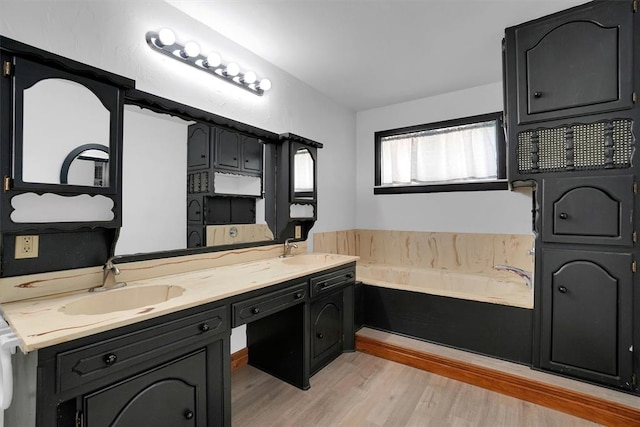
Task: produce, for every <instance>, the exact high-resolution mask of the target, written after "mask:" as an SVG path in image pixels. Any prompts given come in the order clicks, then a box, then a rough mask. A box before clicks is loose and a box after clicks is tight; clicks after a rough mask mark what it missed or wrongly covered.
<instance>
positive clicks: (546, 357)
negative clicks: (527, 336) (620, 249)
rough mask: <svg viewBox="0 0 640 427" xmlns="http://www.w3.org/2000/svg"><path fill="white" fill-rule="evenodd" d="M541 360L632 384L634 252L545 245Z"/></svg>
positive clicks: (560, 368) (582, 373) (591, 377)
mask: <svg viewBox="0 0 640 427" xmlns="http://www.w3.org/2000/svg"><path fill="white" fill-rule="evenodd" d="M541 252H542V253H541V254H540V256H541V258H542V279H541V280H540V281H539V284H540V286H541V300H540V303H541V307H542V325H541V326H542V327H541V346H540V354H541V359H540V365H541V366H542V367H543V368H546V369H550V370H553V371H556V372H561V373H563V374H569V375H572V376H576V377H580V378H584V379H587V380H592V381H597V382H600V383H604V384H608V385H611V386H615V387H620V388H624V389H631V388H632V386H633V385H632V382H633V381H632V373H633V336H632V334H633V322H632V318H633V314H632V310H633V291H632V289H633V287H632V284H633V274H632V262H633V257H632V256H631V254H630V253H615V252H599V251H586V250H568V249H543V250H542V251H541Z"/></svg>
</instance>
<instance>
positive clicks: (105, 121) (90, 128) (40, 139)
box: [22, 78, 111, 187]
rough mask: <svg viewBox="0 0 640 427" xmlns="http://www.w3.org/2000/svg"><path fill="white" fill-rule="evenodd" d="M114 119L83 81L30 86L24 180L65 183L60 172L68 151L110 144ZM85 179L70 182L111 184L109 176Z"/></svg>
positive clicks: (53, 81)
mask: <svg viewBox="0 0 640 427" xmlns="http://www.w3.org/2000/svg"><path fill="white" fill-rule="evenodd" d="M110 120H111V115H110V113H109V111H108V110H107V109H106V108H105V106H104V105H103V104H102V102H100V100H99V99H98V97H97V96H96V95H95V94H94V93H93V92H92V91H91V90H89V89H87V88H86V87H85V86H83V85H81V84H79V83H75V82H72V81H70V80H64V79H57V78H56V79H45V80H41V81H39V82H38V83H36V84H35V85H33V86H31V87H30V88H28V89H26V90H25V91H24V117H23V132H24V133H23V152H22V181H24V182H30V183H42V184H61V183H62V182H60V175H61V173H60V172H61V170H62V166H63V163H64V160H65V158H66V157H67V155H68V153H70V152H71V151H73V150H74V149H75V148H77V147H79V146H82V145H85V144H89V143H91V144H99V145H102V146H107V147H108V146H109V126H110ZM88 163H93V162H88ZM106 165H108V163H104V165H103V166H104V167H105V168H106V167H108V166H106ZM78 166H80V165H78ZM85 166H86V165H85ZM89 166H93V165H91V164H89ZM81 168H82V167H81ZM79 173H81V172H79ZM81 174H82V173H81ZM90 176H93V174H90ZM105 178H106V179H105ZM83 182H86V183H76V182H72V181H69V182H68V184H76V185H87V186H92V187H94V186H99V187H102V186H105V187H106V186H108V185H109V182H108V177H107V176H105V175H103V178H102V179H101V180H98V184H97V185H96V182H95V181H94V180H93V179H84V180H83Z"/></svg>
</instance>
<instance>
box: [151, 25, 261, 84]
mask: <svg viewBox="0 0 640 427" xmlns="http://www.w3.org/2000/svg"><path fill="white" fill-rule="evenodd" d="M146 39H147V44H148V45H149V47H151V49H153V50H155V51H156V52H160V53H162V54H164V55H167V56H168V57H170V58H173V59H175V60H177V61H180V62H183V63H185V64H188V65H191V66H192V67H195V68H197V69H199V70H202V71H205V72H207V73H209V74H211V75H214V76H216V77H218V78H220V79H223V80H225V81H227V82H229V83H232V84H234V85H236V86H238V87H241V88H243V89H245V90H248V91H249V92H251V93H253V94H256V95H258V96H262V94H263V93H265V92H266V91H268V90H269V89H271V80H269V79H261V80H260V81H258V78H257V76H256V73H254V72H253V71H247V72H244V73H241V72H240V67H239V66H238V64H236V63H234V62H230V63H228V64H226V65H225V64H223V63H222V58H220V55H218V54H217V53H215V52H211V53H209V54H207V55H206V56H205V55H202V54H201V52H200V46H199V45H198V44H197V43H195V42H193V41H189V42H187V43H185V44H184V45H182V44H180V43H177V42H176V36H175V34H174V33H173V31H171V30H170V29H168V28H163V29H161V30H160V31H148V32H147V34H146Z"/></svg>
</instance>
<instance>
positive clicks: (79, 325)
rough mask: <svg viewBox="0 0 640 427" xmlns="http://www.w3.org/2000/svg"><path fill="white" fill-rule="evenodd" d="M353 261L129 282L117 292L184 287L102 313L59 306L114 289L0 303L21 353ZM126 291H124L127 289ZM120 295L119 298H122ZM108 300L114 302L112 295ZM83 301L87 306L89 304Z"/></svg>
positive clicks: (329, 257)
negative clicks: (170, 295) (159, 297)
mask: <svg viewBox="0 0 640 427" xmlns="http://www.w3.org/2000/svg"><path fill="white" fill-rule="evenodd" d="M357 259H358V257H354V256H347V255H336V254H318V253H313V254H304V255H296V256H294V257H292V258H284V259H282V258H270V259H265V260H260V261H251V262H243V263H238V264H232V265H227V266H221V267H215V268H209V269H204V270H197V271H191V272H187V273H179V274H172V275H167V276H162V277H156V278H150V279H143V280H136V281H131V282H129V283H128V285H127V286H126V287H125V288H121V289H122V290H127V289H131V288H134V287H135V288H137V287H145V286H154V285H155V286H157V285H172V286H179V287H181V288H183V289H184V291H183V292H182V294H181V295H179V296H176V297H174V298H172V299H169V300H168V301H164V302H160V303H157V304H150V305H143V306H141V307H137V308H134V309H129V310H121V311H110V312H107V313H103V314H90V315H87V314H67V313H65V312H64V310H65V307H66V306H68V305H70V304H72V303H76V304H77V301H79V300H82V299H84V298H95V301H96V302H97V303H96V305H100V298H104V297H103V295H106V294H107V293H113V295H116V293H117V292H119V291H120V289H113V290H108V291H106V292H101V293H89V292H87V291H79V292H73V293H67V294H62V295H54V296H49V297H41V298H33V299H28V300H23V301H17V302H12V303H5V304H2V312H3V315H4V317H5V319H6V320H7V322H9V324H10V325H11V327H12V329H13V330H14V332H15V333H16V335H17V336H18V338H19V339H20V343H21V344H20V348H21V349H22V351H24V352H29V351H33V350H37V349H40V348H44V347H48V346H51V345H55V344H59V343H62V342H66V341H70V340H73V339H77V338H81V337H86V336H89V335H92V334H96V333H99V332H104V331H108V330H110V329H115V328H118V327H121V326H125V325H130V324H133V323H136V322H140V321H143V320H147V319H151V318H154V317H158V316H162V315H165V314H170V313H173V312H176V311H179V310H184V309H187V308H191V307H196V306H199V305H202V304H206V303H209V302H212V301H218V300H222V299H225V298H228V297H232V296H235V295H239V294H242V293H245V292H249V291H253V290H256V289H261V288H265V287H267V286H271V285H276V284H279V283H282V282H286V281H288V280H292V279H296V278H298V277H303V276H307V275H309V274H314V273H317V272H320V271H323V270H327V269H331V268H334V267H338V266H341V265H345V264H349V263H351V262H354V261H356V260H357ZM127 292H129V291H127ZM123 295H125V294H123ZM108 298H109V299H112V300H113V299H114V298H113V297H112V296H110V297H108ZM84 302H89V303H90V304H91V303H92V302H91V301H90V300H84Z"/></svg>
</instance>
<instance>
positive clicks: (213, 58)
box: [203, 52, 222, 68]
mask: <svg viewBox="0 0 640 427" xmlns="http://www.w3.org/2000/svg"><path fill="white" fill-rule="evenodd" d="M221 62H222V59H221V58H220V55H218V54H217V53H215V52H211V53H210V54H209V55H208V56H207V59H206V60H205V61H204V63H203V65H204V66H205V67H207V68H215V67H217V66H219V65H220V63H221Z"/></svg>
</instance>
